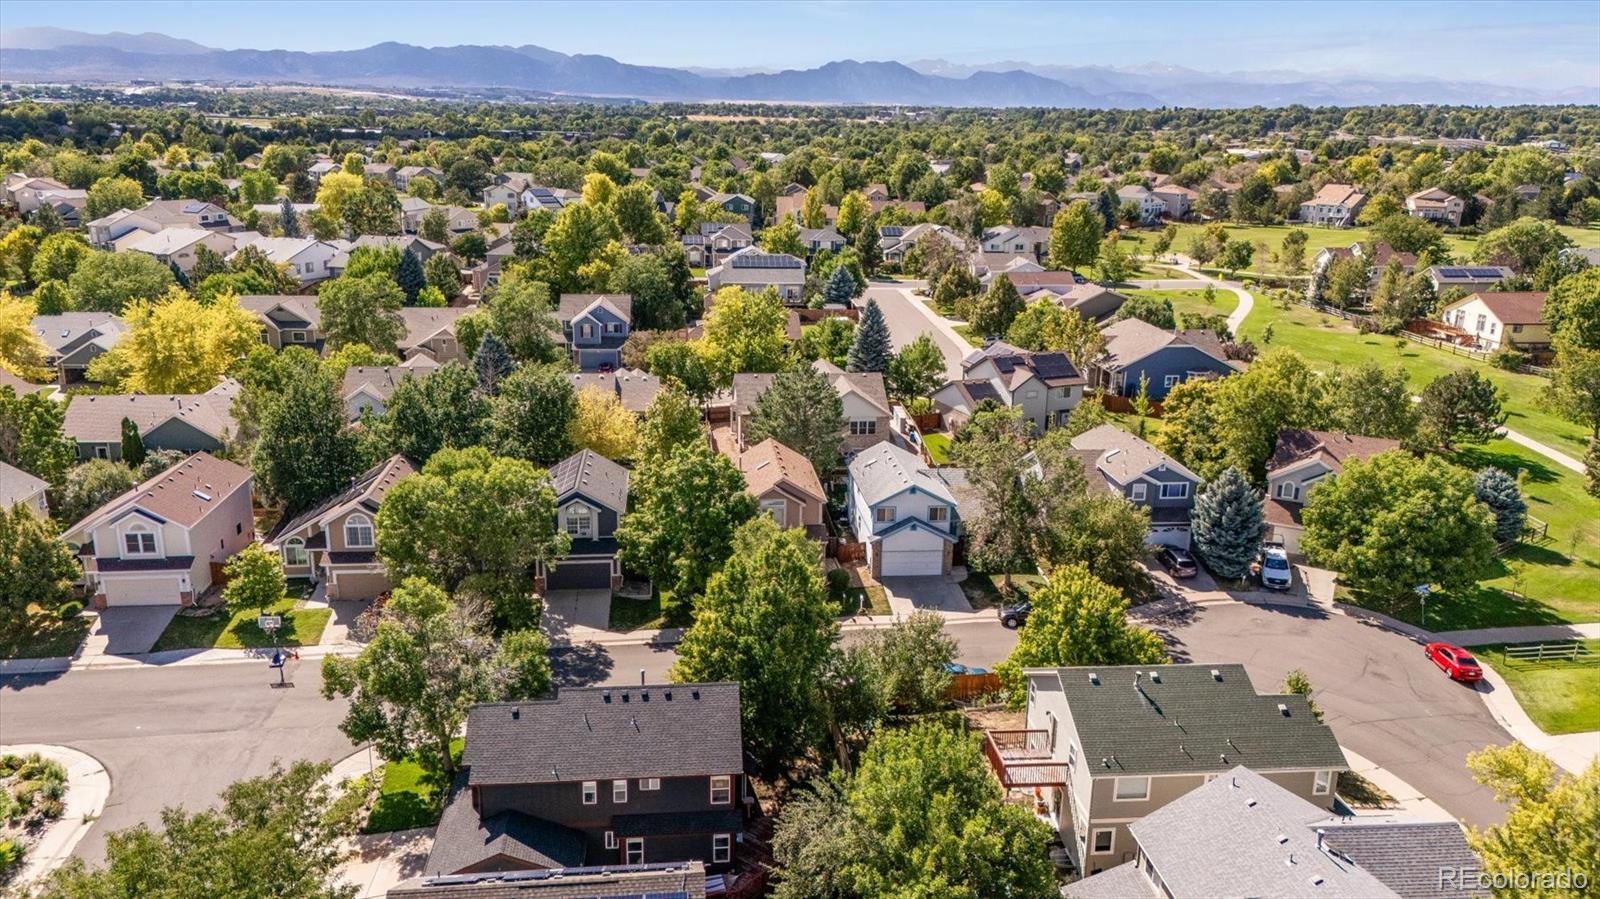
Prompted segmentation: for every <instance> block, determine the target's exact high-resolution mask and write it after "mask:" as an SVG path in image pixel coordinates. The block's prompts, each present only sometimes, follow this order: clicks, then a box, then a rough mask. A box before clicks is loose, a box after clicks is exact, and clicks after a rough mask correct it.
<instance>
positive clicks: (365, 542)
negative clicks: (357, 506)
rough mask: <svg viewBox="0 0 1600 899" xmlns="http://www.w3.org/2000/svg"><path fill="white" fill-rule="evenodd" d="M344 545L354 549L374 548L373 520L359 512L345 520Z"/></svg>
mask: <svg viewBox="0 0 1600 899" xmlns="http://www.w3.org/2000/svg"><path fill="white" fill-rule="evenodd" d="M344 544H345V546H348V547H352V548H354V547H368V548H370V547H372V546H373V545H374V538H373V533H372V519H370V518H368V517H367V516H365V515H362V514H361V513H359V512H357V513H356V514H354V515H352V516H350V517H349V518H347V519H345V522H344Z"/></svg>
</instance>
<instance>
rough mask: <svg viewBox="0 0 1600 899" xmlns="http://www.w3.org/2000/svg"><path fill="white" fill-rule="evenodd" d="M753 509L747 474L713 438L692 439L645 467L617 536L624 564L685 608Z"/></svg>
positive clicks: (730, 547) (728, 550)
mask: <svg viewBox="0 0 1600 899" xmlns="http://www.w3.org/2000/svg"><path fill="white" fill-rule="evenodd" d="M755 514H756V501H755V497H752V496H751V495H750V494H749V493H748V492H747V491H746V490H745V480H744V475H742V474H740V473H739V470H738V469H736V468H734V467H733V463H731V462H729V461H728V460H727V458H726V457H724V456H722V455H721V454H719V453H715V452H713V451H712V449H711V447H710V445H709V444H707V443H705V442H702V441H694V442H692V443H690V444H688V445H687V446H680V447H678V448H677V449H674V450H673V451H672V456H671V458H669V459H667V460H666V461H665V462H664V463H661V464H656V465H650V466H647V467H644V468H641V469H640V471H639V472H638V477H637V478H636V483H635V484H634V502H633V505H632V506H631V507H630V508H629V509H628V512H627V514H625V515H623V516H622V523H621V525H620V526H619V527H618V528H617V542H618V543H619V544H621V547H622V559H623V562H624V563H625V564H626V565H628V566H629V567H630V568H632V569H634V570H637V571H641V572H644V573H645V574H646V575H648V576H649V577H650V579H651V580H652V581H654V582H655V583H656V585H657V586H658V587H660V588H661V589H662V590H664V591H668V592H670V593H671V594H672V599H673V600H674V601H675V602H676V603H677V604H678V606H679V607H686V606H688V605H690V604H692V603H693V602H694V601H695V600H694V598H695V597H696V596H698V595H699V594H700V593H701V592H702V591H703V590H704V589H705V585H706V582H707V580H709V579H710V577H711V575H712V574H713V573H715V572H716V571H717V570H718V569H720V568H721V567H722V565H723V563H724V562H726V561H727V559H728V557H729V556H730V555H731V554H732V553H733V549H734V547H733V535H734V532H735V531H736V530H737V529H738V527H739V526H740V525H742V524H744V523H745V522H746V521H749V520H750V519H751V518H753V517H754V516H755Z"/></svg>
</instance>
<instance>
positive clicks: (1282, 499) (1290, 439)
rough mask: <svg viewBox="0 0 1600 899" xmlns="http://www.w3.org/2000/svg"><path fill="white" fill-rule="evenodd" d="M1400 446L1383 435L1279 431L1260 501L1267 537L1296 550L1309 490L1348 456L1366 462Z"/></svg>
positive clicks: (1335, 472)
mask: <svg viewBox="0 0 1600 899" xmlns="http://www.w3.org/2000/svg"><path fill="white" fill-rule="evenodd" d="M1399 448H1400V441H1398V440H1390V439H1389V438H1387V437H1363V436H1360V435H1357V434H1346V433H1344V432H1343V431H1311V430H1307V429H1305V428H1285V429H1284V430H1281V431H1279V432H1278V443H1277V446H1275V447H1274V448H1273V450H1272V458H1270V459H1268V460H1267V498H1266V501H1265V502H1264V503H1263V504H1262V513H1263V515H1264V516H1265V517H1266V520H1267V527H1268V528H1269V531H1268V534H1267V539H1268V541H1270V542H1275V543H1282V544H1283V548H1284V550H1285V551H1286V552H1291V553H1295V552H1299V551H1300V537H1301V536H1302V535H1303V534H1304V533H1305V525H1303V524H1302V523H1301V521H1300V513H1301V511H1302V510H1303V509H1305V506H1306V503H1309V502H1310V501H1311V490H1312V488H1314V487H1316V485H1318V484H1320V483H1322V482H1323V481H1326V480H1328V479H1330V478H1332V477H1334V476H1336V475H1338V474H1339V472H1341V471H1343V470H1344V464H1345V462H1347V461H1349V460H1351V459H1362V460H1366V459H1370V458H1372V457H1373V456H1376V455H1377V454H1379V453H1386V452H1388V451H1390V450H1396V449H1399Z"/></svg>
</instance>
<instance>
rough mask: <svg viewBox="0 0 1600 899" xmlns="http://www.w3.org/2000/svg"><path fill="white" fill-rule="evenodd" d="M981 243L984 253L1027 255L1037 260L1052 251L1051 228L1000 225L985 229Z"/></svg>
mask: <svg viewBox="0 0 1600 899" xmlns="http://www.w3.org/2000/svg"><path fill="white" fill-rule="evenodd" d="M979 244H980V245H981V246H982V248H983V250H982V251H983V252H984V253H1003V254H1006V255H1008V256H1025V257H1027V258H1029V259H1032V260H1034V261H1035V262H1037V261H1039V260H1041V259H1043V258H1044V257H1045V255H1046V254H1048V253H1049V252H1050V229H1049V228H1045V227H1042V226H1039V225H1028V226H1024V227H1021V228H1019V227H1016V226H1013V225H998V226H996V227H993V228H985V229H983V236H982V237H981V238H980V239H979Z"/></svg>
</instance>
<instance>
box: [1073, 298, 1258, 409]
mask: <svg viewBox="0 0 1600 899" xmlns="http://www.w3.org/2000/svg"><path fill="white" fill-rule="evenodd" d="M1100 333H1102V334H1104V335H1105V338H1106V351H1105V354H1104V355H1103V356H1102V357H1101V358H1100V360H1099V361H1097V362H1096V363H1095V364H1094V365H1092V366H1090V370H1089V381H1090V383H1091V384H1093V385H1095V386H1097V387H1101V388H1104V389H1105V390H1106V391H1108V392H1110V393H1114V394H1117V395H1119V396H1125V397H1134V396H1137V395H1138V394H1139V384H1140V382H1141V380H1142V379H1143V380H1146V381H1147V383H1148V390H1149V394H1150V399H1152V400H1154V401H1156V402H1160V401H1161V400H1163V399H1165V398H1166V396H1167V394H1168V393H1169V392H1171V390H1172V388H1174V387H1176V386H1178V385H1179V384H1182V383H1183V382H1184V381H1187V380H1189V379H1190V378H1215V377H1223V376H1226V375H1231V374H1233V373H1235V372H1236V371H1238V370H1239V369H1240V368H1241V367H1242V366H1243V364H1242V363H1238V364H1236V363H1234V362H1231V361H1230V360H1229V359H1228V358H1227V356H1226V355H1225V354H1224V352H1223V349H1222V341H1221V340H1219V339H1218V338H1217V335H1216V334H1215V333H1213V332H1211V331H1203V330H1191V331H1168V330H1166V329H1165V328H1158V327H1156V326H1155V325H1152V324H1150V323H1149V322H1146V321H1144V320H1142V319H1137V318H1125V319H1123V320H1122V321H1119V322H1114V323H1112V324H1110V325H1107V326H1106V327H1105V328H1103V329H1101V332H1100Z"/></svg>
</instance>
